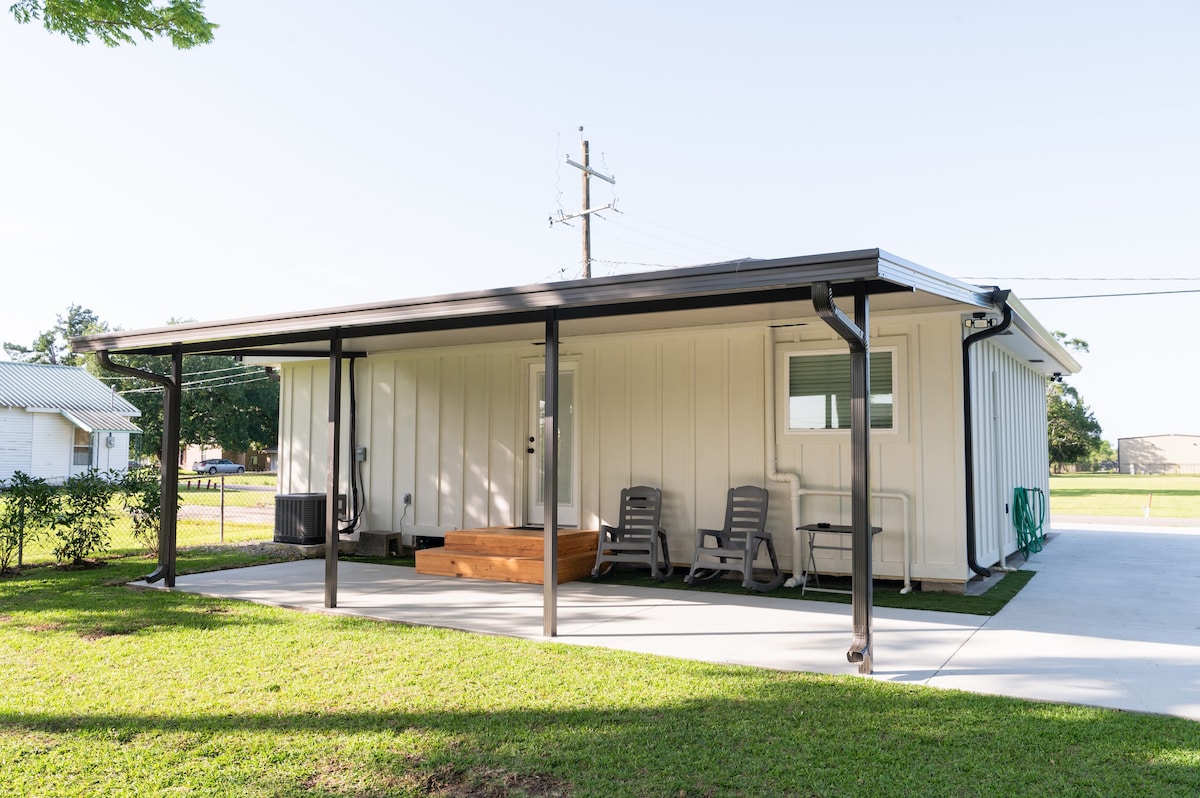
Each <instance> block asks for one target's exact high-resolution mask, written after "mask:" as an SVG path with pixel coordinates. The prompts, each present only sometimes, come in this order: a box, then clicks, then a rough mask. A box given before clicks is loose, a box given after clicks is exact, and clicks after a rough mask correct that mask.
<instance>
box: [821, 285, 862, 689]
mask: <svg viewBox="0 0 1200 798" xmlns="http://www.w3.org/2000/svg"><path fill="white" fill-rule="evenodd" d="M812 295H813V307H814V308H815V309H816V311H817V315H819V316H820V317H821V318H822V319H823V320H824V321H825V323H826V324H828V325H829V326H830V327H832V328H833V329H834V330H835V331H836V332H837V334H838V335H840V336H841V337H842V338H843V339H844V340H845V341H846V343H848V344H849V345H850V457H851V461H852V462H851V478H850V482H851V484H850V510H851V518H852V521H851V528H852V530H853V531H852V534H851V541H852V543H851V545H852V547H853V551H852V553H851V567H850V568H851V576H852V577H853V581H852V585H851V593H852V595H851V604H852V607H851V609H852V615H853V623H854V639H853V640H852V641H851V642H850V648H849V650H848V651H847V652H846V659H848V660H849V661H850V662H857V663H858V672H859V673H871V671H872V667H873V664H872V659H873V652H872V642H871V614H872V607H871V604H872V601H873V595H872V594H873V592H874V584H873V581H872V580H873V579H874V575H873V574H872V568H871V401H870V400H871V359H870V356H871V343H870V313H869V310H870V309H869V299H868V296H867V289H866V286H865V285H863V284H862V283H856V284H855V285H854V320H853V321H851V320H850V319H849V318H847V317H846V314H844V313H842V311H841V310H840V309H839V308H838V307H837V305H835V304H834V303H833V286H832V285H831V284H830V283H827V282H816V283H813V287H812Z"/></svg>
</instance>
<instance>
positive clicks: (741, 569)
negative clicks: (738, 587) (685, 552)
mask: <svg viewBox="0 0 1200 798" xmlns="http://www.w3.org/2000/svg"><path fill="white" fill-rule="evenodd" d="M767 498H768V494H767V491H765V490H764V489H762V488H757V487H754V486H753V485H743V486H741V487H740V488H730V489H729V498H728V500H727V501H726V504H725V528H724V529H700V530H697V532H696V552H695V554H694V555H693V556H692V570H691V572H690V573H688V575H687V577H686V578H685V579H684V581H685V582H687V583H688V584H689V585H697V584H703V583H705V582H711V581H713V580H715V579H716V578H717V577H719V576H720V575H721V573H722V572H723V571H736V572H738V573H740V574H741V575H742V587H744V588H748V589H750V590H757V591H759V592H760V593H765V592H766V591H768V590H774V589H775V588H777V587H779V586H780V585H781V584H783V579H784V575H783V572H782V571H781V570H780V569H779V558H778V557H776V556H775V541H774V540H773V539H772V537H771V533H770V532H767V531H766V526H767ZM764 545H765V546H766V547H767V554H768V555H769V556H770V558H771V570H772V574H771V576H770V578H769V579H767V581H765V582H763V581H758V580H756V579H755V578H754V558H755V557H756V556H757V555H758V550H759V549H760V548H761V547H762V546H764Z"/></svg>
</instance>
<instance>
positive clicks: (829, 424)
mask: <svg viewBox="0 0 1200 798" xmlns="http://www.w3.org/2000/svg"><path fill="white" fill-rule="evenodd" d="M893 355H894V352H892V351H888V350H882V351H878V352H871V402H870V406H871V429H883V430H886V429H894V428H895V423H894V420H895V396H894V389H893V387H892V386H893V381H892V361H893ZM788 429H792V430H826V429H828V430H833V429H850V353H849V352H845V353H829V354H812V355H810V354H792V355H788Z"/></svg>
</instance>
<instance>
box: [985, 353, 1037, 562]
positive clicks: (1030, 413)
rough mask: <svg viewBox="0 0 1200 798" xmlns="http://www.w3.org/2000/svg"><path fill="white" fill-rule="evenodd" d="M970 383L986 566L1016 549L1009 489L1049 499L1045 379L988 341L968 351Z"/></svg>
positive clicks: (1011, 499) (1010, 491)
mask: <svg viewBox="0 0 1200 798" xmlns="http://www.w3.org/2000/svg"><path fill="white" fill-rule="evenodd" d="M971 380H972V393H971V399H972V411H971V412H972V416H973V419H974V422H975V498H976V506H977V507H978V508H979V509H978V515H977V526H976V552H977V559H978V561H979V564H980V565H982V566H984V567H988V566H990V565H992V564H994V563H996V562H998V560H999V558H1000V557H1001V556H1006V555H1009V554H1011V553H1013V552H1014V551H1016V530H1015V528H1014V526H1013V518H1012V510H1013V492H1014V490H1015V489H1016V488H1018V487H1023V488H1038V489H1041V491H1042V492H1043V495H1044V496H1045V497H1046V500H1047V502H1048V500H1049V495H1050V472H1049V468H1048V465H1047V457H1048V456H1049V455H1048V451H1049V441H1048V437H1047V430H1046V378H1045V377H1043V376H1042V375H1041V374H1039V373H1038V372H1036V371H1034V370H1033V369H1031V368H1029V366H1028V365H1027V364H1025V363H1023V362H1022V361H1020V360H1018V359H1017V358H1015V357H1014V356H1013V355H1012V354H1010V353H1009V352H1007V351H1005V350H1004V349H1002V348H1001V347H1000V346H999V345H997V344H996V343H994V342H993V341H991V340H989V341H983V342H981V343H979V344H976V345H975V346H974V347H972V349H971Z"/></svg>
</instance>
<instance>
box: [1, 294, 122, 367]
mask: <svg viewBox="0 0 1200 798" xmlns="http://www.w3.org/2000/svg"><path fill="white" fill-rule="evenodd" d="M107 331H108V325H107V324H105V323H104V322H102V321H100V317H99V316H97V315H96V314H95V313H94V312H93V311H91V310H89V309H88V308H85V307H83V306H82V305H74V304H73V305H71V306H70V307H68V308H67V312H66V313H65V314H64V315H61V316H57V317H55V324H54V326H53V327H51V328H50V329H48V330H46V331H45V332H43V333H41V334H40V335H39V336H38V337H37V338H36V339H34V341H33V344H32V345H31V346H22V345H20V344H15V343H12V342H11V341H5V342H4V351H5V353H7V354H8V356H9V357H10V358H11V359H13V360H19V361H21V362H24V363H50V364H53V365H59V366H80V365H83V363H84V358H83V357H82V356H81V355H76V354H75V353H73V352H72V351H71V338H73V337H75V336H77V335H92V334H94V333H101V332H107Z"/></svg>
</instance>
